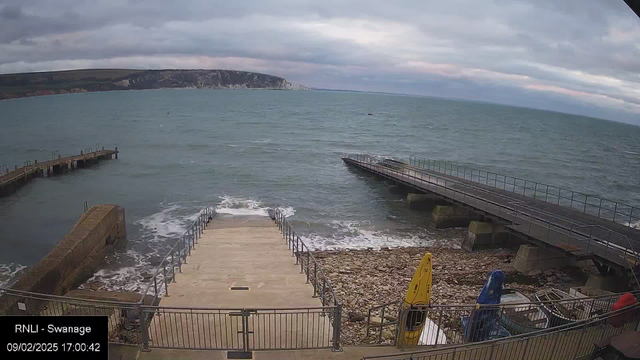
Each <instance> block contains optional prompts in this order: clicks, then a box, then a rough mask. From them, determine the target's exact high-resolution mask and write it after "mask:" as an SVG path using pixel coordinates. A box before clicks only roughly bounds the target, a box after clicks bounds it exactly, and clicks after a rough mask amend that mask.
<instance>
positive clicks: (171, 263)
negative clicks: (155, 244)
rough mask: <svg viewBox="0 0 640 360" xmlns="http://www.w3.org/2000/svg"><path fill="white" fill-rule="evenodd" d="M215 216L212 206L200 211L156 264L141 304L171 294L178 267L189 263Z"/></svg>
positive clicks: (180, 267) (152, 301)
mask: <svg viewBox="0 0 640 360" xmlns="http://www.w3.org/2000/svg"><path fill="white" fill-rule="evenodd" d="M215 216H216V210H215V208H214V207H212V206H207V207H205V208H204V209H202V210H201V211H200V213H198V215H197V216H196V219H195V220H194V221H193V223H192V224H191V225H190V226H189V227H188V228H187V230H186V231H185V232H184V234H183V235H182V236H181V237H180V238H178V240H176V242H175V243H174V244H173V245H172V246H171V248H170V249H169V250H168V251H167V252H166V254H165V255H164V257H163V258H162V261H160V264H158V266H156V269H155V271H154V273H153V276H152V277H151V279H150V281H149V283H148V284H147V286H146V287H145V289H144V290H143V292H142V296H141V298H140V301H139V303H140V304H142V303H143V302H150V303H151V304H156V303H157V302H158V300H159V299H160V297H162V296H169V284H170V283H172V282H175V281H176V269H178V272H182V265H183V264H186V263H187V257H188V256H189V255H191V250H193V249H195V247H196V244H198V239H200V236H201V235H202V232H204V230H205V229H206V227H207V225H208V224H209V221H211V220H212V219H213V218H214V217H215ZM147 296H151V300H150V301H149V299H145V298H146V297H147Z"/></svg>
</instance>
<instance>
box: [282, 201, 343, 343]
mask: <svg viewBox="0 0 640 360" xmlns="http://www.w3.org/2000/svg"><path fill="white" fill-rule="evenodd" d="M274 221H275V222H276V224H277V225H278V228H279V229H280V231H281V232H282V237H283V238H284V239H285V242H286V244H287V247H288V248H289V249H290V250H291V256H295V258H296V265H298V264H299V265H300V273H301V274H302V273H304V274H306V277H307V283H312V285H313V296H314V297H320V301H321V303H322V305H323V306H327V304H328V303H329V302H331V299H327V293H329V294H330V295H331V297H333V301H332V302H333V306H335V307H336V311H335V314H334V313H333V312H330V313H329V316H330V317H332V316H333V318H332V319H331V320H332V323H333V336H334V339H333V345H334V347H333V350H334V351H339V350H340V349H341V345H340V333H341V327H342V303H341V302H340V299H339V298H338V296H337V295H336V292H335V290H334V288H333V285H332V284H331V280H330V279H329V278H327V277H326V276H325V274H324V271H323V270H322V266H321V265H320V264H319V263H318V261H317V260H316V258H315V257H314V256H313V254H311V250H310V249H309V247H308V246H307V244H305V243H304V241H302V239H301V238H300V236H298V234H297V233H296V231H295V230H294V228H293V226H291V224H289V222H288V221H287V217H286V216H285V215H284V213H283V212H282V210H281V209H280V208H278V207H276V208H275V209H274ZM305 250H306V251H305ZM312 269H313V270H312Z"/></svg>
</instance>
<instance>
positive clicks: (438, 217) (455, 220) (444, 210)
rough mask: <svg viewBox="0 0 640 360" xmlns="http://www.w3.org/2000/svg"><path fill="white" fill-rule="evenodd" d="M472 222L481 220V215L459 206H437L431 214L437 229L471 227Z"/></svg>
mask: <svg viewBox="0 0 640 360" xmlns="http://www.w3.org/2000/svg"><path fill="white" fill-rule="evenodd" d="M472 220H480V215H477V214H474V213H472V212H470V211H469V210H467V209H464V208H461V207H457V206H446V205H436V206H435V207H434V208H433V212H432V213H431V221H432V222H433V224H434V225H435V227H436V228H437V229H445V228H451V227H465V226H469V223H470V222H471V221H472Z"/></svg>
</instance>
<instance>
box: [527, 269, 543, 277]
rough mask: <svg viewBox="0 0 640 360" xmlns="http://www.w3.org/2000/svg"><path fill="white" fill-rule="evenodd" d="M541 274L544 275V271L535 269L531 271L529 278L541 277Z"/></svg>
mask: <svg viewBox="0 0 640 360" xmlns="http://www.w3.org/2000/svg"><path fill="white" fill-rule="evenodd" d="M540 274H542V270H540V269H533V270H531V271H529V272H528V273H527V275H529V276H536V275H540Z"/></svg>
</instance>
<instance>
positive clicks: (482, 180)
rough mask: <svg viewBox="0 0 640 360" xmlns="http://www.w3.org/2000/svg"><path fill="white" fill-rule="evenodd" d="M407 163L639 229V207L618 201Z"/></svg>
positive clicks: (431, 163)
mask: <svg viewBox="0 0 640 360" xmlns="http://www.w3.org/2000/svg"><path fill="white" fill-rule="evenodd" d="M409 164H410V165H411V166H415V167H418V168H422V169H427V170H430V171H434V172H439V173H442V174H445V175H449V176H455V177H458V178H462V179H465V180H469V181H472V182H475V183H479V184H482V185H485V186H490V187H494V188H497V189H501V190H504V191H509V192H512V193H516V194H520V195H524V196H527V197H532V198H534V199H538V200H542V201H546V202H549V203H552V204H556V205H559V206H563V207H567V208H570V209H573V210H576V211H580V212H582V213H586V214H590V215H593V216H597V217H599V218H602V219H605V220H611V221H614V222H617V223H620V224H624V225H626V226H632V227H633V226H635V227H638V228H640V208H638V207H636V206H631V205H628V204H624V203H621V202H619V201H613V200H608V199H604V198H601V197H599V196H594V195H588V194H584V193H581V192H577V191H573V190H569V189H564V188H561V187H558V186H553V185H548V184H544V183H539V182H536V181H531V180H525V179H521V178H517V177H514V176H508V175H502V174H497V173H494V172H491V171H485V170H479V169H474V168H471V167H467V166H459V165H456V164H452V163H448V162H444V161H436V160H429V159H425V158H421V157H417V156H411V157H410V158H409Z"/></svg>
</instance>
